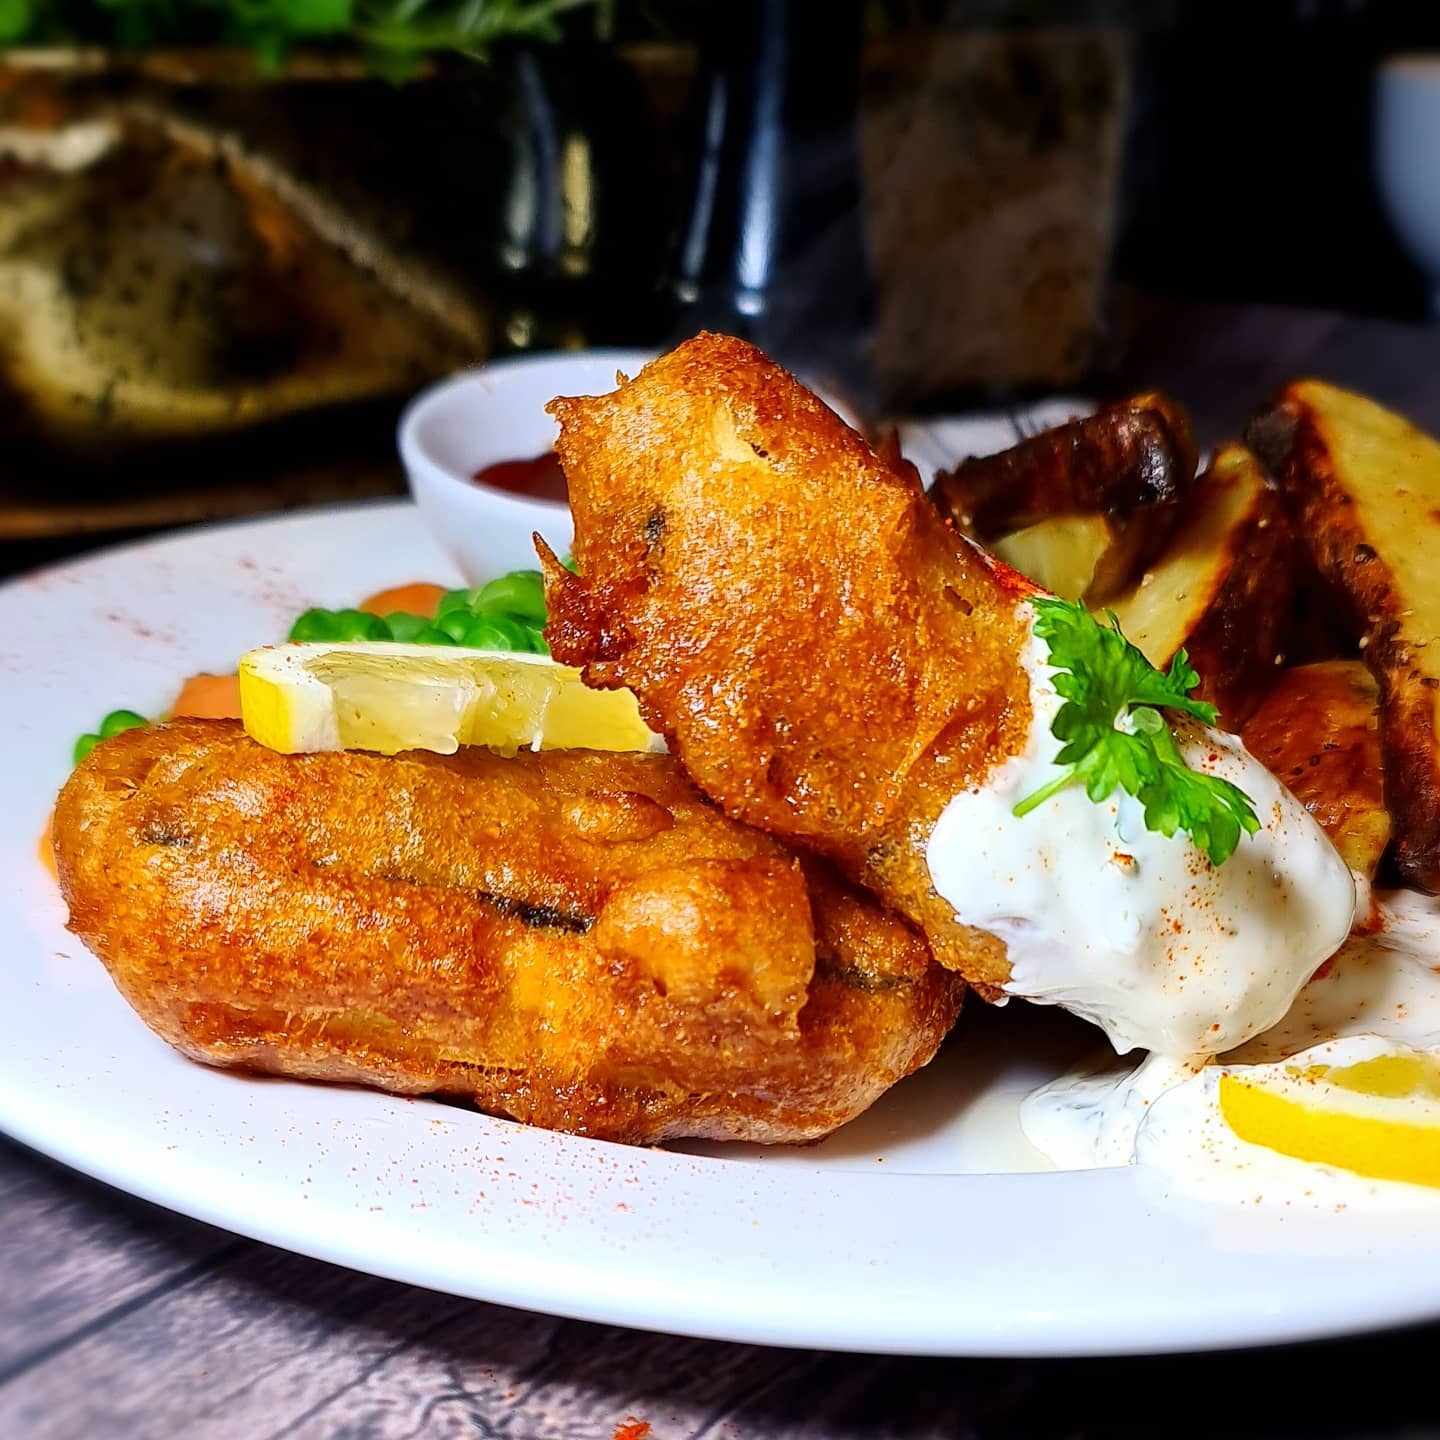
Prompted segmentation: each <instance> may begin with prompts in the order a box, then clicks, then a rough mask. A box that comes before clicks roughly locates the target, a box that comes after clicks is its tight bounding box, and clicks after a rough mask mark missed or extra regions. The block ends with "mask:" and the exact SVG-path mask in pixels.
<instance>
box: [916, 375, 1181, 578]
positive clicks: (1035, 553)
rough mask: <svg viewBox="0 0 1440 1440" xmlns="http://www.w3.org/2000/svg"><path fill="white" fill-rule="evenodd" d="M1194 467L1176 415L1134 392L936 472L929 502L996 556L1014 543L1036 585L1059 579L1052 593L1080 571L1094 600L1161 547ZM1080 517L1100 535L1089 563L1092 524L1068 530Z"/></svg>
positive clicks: (1168, 405) (1160, 401)
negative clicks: (1104, 540) (1103, 541)
mask: <svg viewBox="0 0 1440 1440" xmlns="http://www.w3.org/2000/svg"><path fill="white" fill-rule="evenodd" d="M1195 464H1196V451H1195V441H1194V437H1193V435H1192V434H1191V431H1190V420H1189V417H1188V416H1187V415H1186V413H1185V411H1184V409H1183V408H1182V407H1181V406H1179V405H1177V404H1176V403H1175V402H1174V401H1173V400H1170V399H1168V398H1167V397H1165V396H1163V395H1155V394H1149V395H1138V396H1135V397H1134V398H1133V399H1131V400H1126V401H1123V402H1122V403H1120V404H1118V405H1111V406H1108V407H1106V408H1105V409H1103V410H1100V411H1097V412H1096V413H1095V414H1094V415H1089V416H1085V417H1084V418H1082V419H1078V420H1072V421H1070V422H1069V423H1068V424H1065V425H1058V426H1056V427H1055V428H1054V429H1051V430H1046V431H1044V432H1043V433H1041V434H1039V435H1034V436H1032V437H1031V438H1030V439H1028V440H1022V441H1021V442H1020V443H1019V444H1018V445H1015V446H1013V447H1012V448H1011V449H1009V450H1005V451H1002V452H1001V453H1000V454H998V455H987V456H983V457H981V458H978V459H971V460H965V461H963V462H962V463H961V464H959V465H957V466H956V467H955V469H954V470H951V471H942V472H941V473H940V474H939V475H937V476H936V478H935V484H934V486H933V487H932V488H931V491H930V496H931V499H932V500H934V502H935V503H936V505H938V506H939V508H940V510H941V511H942V513H944V514H945V515H947V516H948V517H949V518H950V519H951V521H952V522H953V523H954V524H955V525H956V526H957V528H959V529H960V530H961V531H962V532H963V533H965V534H967V535H970V536H972V537H973V538H975V539H978V540H980V541H981V542H982V543H984V544H987V545H990V546H991V547H992V548H995V550H996V553H997V554H1002V555H1003V549H1002V546H1003V545H1004V544H1007V543H1011V542H1012V541H1013V543H1014V544H1015V545H1018V546H1019V547H1020V551H1021V552H1022V553H1023V554H1024V555H1025V557H1026V559H1027V562H1028V563H1029V564H1031V565H1034V566H1036V567H1037V568H1038V569H1039V570H1040V571H1043V572H1044V576H1042V575H1039V574H1037V575H1034V576H1033V577H1032V578H1035V579H1036V580H1037V581H1038V583H1041V584H1047V583H1048V582H1047V579H1046V578H1045V577H1046V576H1048V575H1050V574H1051V573H1056V572H1058V574H1059V575H1060V576H1062V577H1063V579H1064V587H1063V588H1062V587H1061V586H1050V588H1053V589H1055V590H1056V593H1057V594H1065V593H1068V592H1069V589H1070V588H1071V587H1072V586H1073V583H1074V579H1075V577H1076V576H1077V575H1078V573H1079V571H1080V570H1081V569H1082V568H1085V566H1088V568H1089V577H1088V579H1086V581H1085V584H1086V591H1087V594H1088V597H1089V598H1090V599H1092V600H1094V601H1095V602H1097V603H1100V602H1103V601H1105V600H1107V599H1108V598H1109V597H1110V596H1111V595H1113V594H1115V593H1117V592H1118V591H1119V590H1120V589H1122V588H1123V587H1124V586H1125V585H1126V584H1127V583H1128V582H1129V581H1130V580H1131V579H1133V578H1134V576H1135V575H1136V574H1138V573H1139V571H1140V569H1141V568H1142V567H1143V566H1144V565H1145V564H1146V563H1147V562H1148V561H1149V560H1151V559H1153V558H1154V556H1155V555H1157V554H1158V553H1159V552H1160V550H1161V549H1162V548H1163V546H1164V544H1165V541H1166V540H1167V539H1168V538H1169V535H1170V533H1171V531H1172V530H1173V529H1174V526H1175V523H1176V520H1177V518H1178V515H1179V501H1180V500H1181V499H1182V498H1183V496H1184V495H1185V494H1186V493H1187V492H1188V491H1189V490H1190V488H1191V486H1192V485H1193V482H1194V479H1195ZM1082 517H1084V518H1087V519H1096V518H1100V517H1103V519H1104V521H1105V524H1106V528H1107V529H1108V533H1109V542H1108V544H1107V545H1106V546H1105V548H1104V549H1103V550H1102V551H1101V552H1100V554H1099V555H1097V556H1096V557H1095V559H1094V561H1093V563H1091V562H1090V561H1089V559H1088V551H1089V550H1091V549H1092V548H1094V546H1095V545H1096V543H1098V540H1099V538H1100V536H1101V533H1102V532H1101V529H1100V527H1099V526H1098V525H1090V526H1079V525H1075V524H1070V523H1067V522H1071V521H1077V520H1079V519H1080V518H1082ZM1011 563H1015V562H1011ZM1016 568H1017V569H1020V570H1026V566H1025V565H1021V564H1016ZM1026 573H1030V572H1029V571H1028V570H1026Z"/></svg>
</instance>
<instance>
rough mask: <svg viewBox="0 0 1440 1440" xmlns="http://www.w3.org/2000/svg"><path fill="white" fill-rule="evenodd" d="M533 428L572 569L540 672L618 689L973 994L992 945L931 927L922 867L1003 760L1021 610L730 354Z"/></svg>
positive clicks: (856, 439)
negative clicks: (562, 518) (932, 838)
mask: <svg viewBox="0 0 1440 1440" xmlns="http://www.w3.org/2000/svg"><path fill="white" fill-rule="evenodd" d="M550 409H551V413H552V414H554V415H555V416H556V417H557V419H558V420H559V422H560V440H559V445H558V448H559V452H560V458H561V460H562V462H563V463H564V466H565V472H566V475H567V477H568V480H569V486H570V499H571V507H572V509H573V511H574V516H575V547H574V553H575V558H576V561H577V562H578V566H579V571H580V574H579V576H575V575H572V574H571V573H570V572H569V571H568V570H565V569H564V568H562V567H561V566H560V565H559V564H558V563H557V562H556V561H555V559H554V557H553V556H548V558H546V561H545V563H546V590H547V597H548V599H549V603H550V614H551V624H550V627H549V629H548V630H547V631H546V635H547V638H548V639H549V642H550V646H551V650H552V652H553V653H554V655H555V657H556V659H559V660H563V661H565V662H566V663H569V664H576V665H584V666H585V678H586V680H587V682H589V683H591V684H593V685H596V686H600V687H620V686H628V687H629V688H630V689H632V690H634V691H635V692H636V694H637V695H638V696H639V697H640V705H641V710H642V712H643V713H644V715H645V718H646V720H647V721H648V722H649V724H650V725H651V726H652V727H653V728H655V729H656V730H659V731H660V732H661V733H663V734H664V735H665V736H666V738H667V740H668V741H669V742H670V745H671V748H672V750H673V751H674V753H675V754H676V755H677V756H678V757H679V759H680V761H681V763H682V764H683V765H684V767H685V769H686V771H687V772H688V773H689V774H690V776H691V778H692V779H693V780H694V781H695V783H696V784H697V785H699V787H700V788H701V790H703V791H704V792H705V793H706V794H707V795H709V796H711V798H712V799H714V800H716V801H717V802H718V803H719V804H720V805H721V806H722V807H723V808H724V809H725V811H726V813H727V814H729V815H731V816H733V817H734V818H736V819H738V820H743V821H745V822H746V823H748V824H752V825H756V826H759V827H760V828H762V829H764V830H766V831H768V832H770V833H772V834H775V835H779V836H781V837H783V838H785V839H787V840H790V841H793V842H796V843H799V844H803V845H806V846H810V847H813V848H815V849H817V850H820V851H822V852H823V853H824V854H826V855H828V856H830V857H831V858H832V859H834V860H835V861H836V862H837V863H838V864H839V865H840V867H841V869H842V870H844V871H845V872H846V873H847V874H848V875H849V876H850V878H851V879H852V880H855V881H857V882H859V883H861V884H863V885H865V886H867V887H868V888H870V889H871V890H873V891H874V892H875V893H877V894H878V895H880V896H881V897H882V898H883V899H884V900H885V901H886V903H887V904H889V905H891V906H893V907H894V908H895V909H896V910H898V911H899V912H900V913H901V914H902V915H904V916H906V917H907V918H908V919H909V920H911V921H913V922H914V923H915V924H917V925H919V926H920V927H921V929H923V930H924V932H925V935H926V938H927V939H928V940H929V941H930V944H931V947H932V949H933V950H934V953H935V957H936V958H937V959H938V960H939V961H940V962H941V963H942V964H944V965H946V966H948V967H950V968H952V969H956V970H959V971H960V972H961V973H962V974H964V975H965V977H966V979H968V980H970V981H971V982H972V983H974V984H976V985H978V986H981V987H983V988H985V989H986V990H987V991H992V992H993V990H994V989H995V988H996V987H998V986H1000V985H1002V984H1003V983H1004V982H1005V981H1006V980H1007V979H1008V977H1009V973H1010V967H1009V961H1008V960H1007V958H1006V954H1005V947H1004V943H1003V942H1002V941H1000V940H998V939H996V938H995V937H994V936H991V935H988V934H986V933H985V932H983V931H980V930H976V929H974V928H972V927H969V926H964V925H961V924H959V923H958V922H957V921H956V919H955V916H954V910H953V907H951V906H950V905H948V904H947V903H946V902H944V901H943V900H941V899H940V897H939V896H938V895H937V894H936V893H935V890H934V888H933V886H932V885H931V882H930V872H929V869H928V867H927V865H926V863H925V844H926V841H927V839H928V837H929V835H930V832H931V830H932V828H933V827H934V824H935V822H936V820H937V819H938V818H939V815H940V812H941V811H942V810H943V809H944V807H945V805H946V804H947V802H948V801H949V800H950V799H951V798H952V797H953V796H954V795H956V794H957V793H958V792H959V791H961V790H964V789H965V788H967V786H970V785H972V784H975V783H977V782H979V781H980V780H982V779H983V777H984V776H985V775H986V774H988V773H989V771H990V769H991V768H992V767H993V766H995V765H997V764H999V763H1000V762H1001V761H1003V760H1005V759H1006V758H1007V757H1009V756H1010V755H1012V754H1014V753H1016V752H1017V751H1018V750H1019V749H1020V748H1021V747H1022V746H1023V744H1024V743H1025V738H1026V734H1027V729H1028V725H1029V720H1030V700H1029V685H1028V677H1027V674H1026V672H1025V671H1024V669H1023V668H1022V666H1021V663H1020V650H1021V645H1022V643H1023V641H1024V640H1025V638H1026V635H1027V633H1028V629H1027V626H1026V624H1025V621H1024V619H1023V618H1022V616H1021V614H1020V608H1019V602H1020V600H1021V599H1022V598H1023V597H1024V596H1026V595H1029V594H1033V593H1034V587H1033V586H1030V585H1029V584H1028V582H1026V581H1024V580H1022V579H1021V577H1020V576H1018V575H1016V574H1015V573H1014V572H1013V571H1010V570H1008V569H1007V568H1006V567H1005V566H1003V565H1000V564H999V563H998V562H996V561H993V560H992V559H990V557H988V556H986V555H985V554H984V553H983V552H982V551H980V550H979V549H977V548H975V547H974V546H972V545H971V544H970V543H969V542H968V541H967V540H965V539H964V538H962V537H961V536H959V535H957V534H956V532H955V531H954V529H953V528H951V527H950V526H949V525H948V524H947V523H946V522H945V521H944V520H943V519H942V518H941V516H940V514H939V513H938V512H937V510H936V509H935V507H934V506H933V505H931V504H930V502H929V501H928V500H927V499H926V497H925V495H924V492H923V491H922V490H921V488H920V486H919V484H918V483H917V481H916V479H915V478H914V476H913V474H902V473H899V472H898V471H897V470H895V469H892V468H889V467H887V466H886V465H885V464H884V463H883V462H882V461H881V460H880V459H879V458H878V457H877V455H876V454H875V452H874V451H873V450H872V449H871V447H870V446H869V445H868V444H867V443H866V442H865V441H864V440H863V439H862V438H861V437H860V436H859V435H857V434H856V433H855V432H854V431H853V430H851V429H850V428H849V427H848V426H846V425H845V424H844V423H843V422H842V421H841V420H840V419H839V417H838V416H836V415H835V414H834V413H833V412H832V411H831V410H829V409H828V408H827V407H826V406H825V405H823V404H822V403H821V402H820V401H819V400H818V399H816V397H815V396H814V395H812V394H811V393H810V392H809V391H808V390H806V389H805V388H804V387H803V386H802V385H800V384H799V383H798V382H797V381H796V380H794V379H793V378H792V377H791V376H790V375H788V374H787V373H786V372H785V371H784V370H783V369H781V368H780V366H778V365H776V364H774V363H772V362H771V361H770V360H768V359H766V358H765V356H764V355H762V354H761V353H760V352H759V351H758V350H756V349H755V348H754V347H753V346H752V345H748V344H746V343H745V342H743V341H740V340H735V339H730V338H728V337H725V336H719V335H700V336H698V337H696V338H695V339H694V340H690V341H687V342H686V343H685V344H683V345H681V346H680V347H679V348H678V349H676V350H675V351H673V352H672V353H671V354H669V355H666V356H664V357H663V358H661V359H659V360H657V361H655V362H654V363H653V364H650V365H647V366H646V367H645V369H644V370H643V371H641V373H640V374H639V375H638V376H637V377H636V378H635V379H634V380H632V381H630V382H628V383H627V384H624V385H622V386H621V387H620V388H619V389H618V390H616V391H615V392H614V393H612V394H609V395H603V396H598V397H594V398H588V399H570V400H557V401H555V402H554V403H553V404H552V405H551V407H550ZM542 558H543V557H542Z"/></svg>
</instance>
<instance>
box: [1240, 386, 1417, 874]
mask: <svg viewBox="0 0 1440 1440" xmlns="http://www.w3.org/2000/svg"><path fill="white" fill-rule="evenodd" d="M1337 424H1338V425H1349V426H1350V427H1352V428H1353V427H1354V426H1356V425H1357V424H1363V425H1366V426H1369V427H1373V428H1374V432H1375V433H1374V435H1373V436H1370V437H1369V439H1370V443H1371V444H1372V451H1373V453H1372V454H1371V456H1370V459H1369V463H1370V464H1371V465H1377V464H1379V462H1378V461H1377V459H1376V457H1377V456H1383V457H1384V461H1385V463H1384V464H1383V465H1380V468H1382V469H1385V470H1386V479H1385V482H1384V484H1383V485H1382V486H1380V487H1373V488H1374V490H1375V493H1374V494H1373V495H1371V494H1364V493H1363V492H1362V491H1361V490H1359V489H1357V480H1358V481H1359V484H1360V485H1361V486H1364V485H1365V484H1366V481H1367V479H1373V475H1372V476H1369V477H1359V476H1357V475H1355V474H1346V473H1342V469H1343V467H1342V466H1341V465H1340V464H1337V457H1336V454H1335V435H1336V431H1335V427H1336V425H1337ZM1327 429H1328V431H1329V434H1328V435H1327ZM1249 436H1250V440H1251V443H1252V444H1253V445H1255V446H1256V448H1257V449H1258V450H1259V452H1260V454H1261V456H1262V457H1263V458H1264V459H1265V461H1266V462H1267V463H1268V464H1269V465H1270V467H1271V469H1272V470H1273V471H1274V473H1275V474H1276V476H1277V477H1278V478H1279V481H1280V484H1281V487H1282V489H1283V491H1284V494H1285V497H1286V500H1287V502H1288V504H1289V506H1290V508H1291V510H1292V513H1293V514H1294V516H1295V517H1296V521H1297V525H1298V529H1299V532H1300V535H1301V537H1302V538H1303V540H1304V543H1305V544H1306V546H1307V547H1308V548H1309V550H1310V553H1311V555H1312V556H1313V558H1314V561H1315V565H1316V568H1317V569H1318V570H1319V572H1320V574H1321V576H1322V577H1323V578H1324V580H1325V581H1326V582H1328V583H1329V584H1330V585H1331V586H1333V587H1335V589H1337V590H1338V591H1340V592H1341V593H1342V594H1343V596H1344V597H1345V601H1346V603H1347V606H1348V608H1349V610H1350V612H1351V614H1352V615H1353V617H1354V620H1355V624H1356V626H1357V629H1358V632H1359V636H1360V638H1359V644H1360V647H1361V651H1362V653H1363V655H1364V659H1365V663H1366V665H1367V666H1368V668H1369V670H1370V672H1371V673H1372V674H1373V675H1374V677H1375V679H1376V681H1377V682H1378V684H1379V690H1380V743H1381V751H1382V754H1383V756H1384V773H1385V782H1384V784H1385V800H1386V805H1387V808H1388V810H1389V813H1390V817H1391V821H1392V824H1393V827H1394V833H1395V861H1396V865H1397V868H1398V869H1399V872H1400V874H1401V876H1402V877H1403V878H1404V880H1405V881H1406V882H1407V883H1409V884H1411V885H1414V886H1416V887H1418V888H1420V889H1422V890H1426V891H1429V892H1431V893H1432V894H1433V893H1435V892H1436V891H1440V747H1437V736H1436V700H1437V692H1440V674H1437V673H1433V668H1432V670H1427V665H1426V662H1427V651H1429V652H1430V653H1429V656H1428V659H1429V665H1430V666H1431V667H1437V666H1440V653H1436V650H1434V649H1432V648H1431V641H1432V638H1433V637H1431V636H1429V635H1426V634H1420V633H1417V632H1416V631H1415V630H1414V629H1413V628H1412V627H1411V626H1410V625H1409V624H1408V623H1407V622H1408V621H1409V618H1410V616H1411V614H1412V608H1413V607H1412V601H1411V600H1409V599H1407V597H1406V595H1405V593H1404V590H1405V586H1404V578H1405V577H1404V576H1403V575H1402V574H1400V573H1398V572H1397V569H1396V568H1395V567H1394V562H1393V559H1392V558H1391V557H1389V556H1387V555H1385V554H1382V553H1381V550H1380V548H1379V547H1377V546H1376V545H1375V544H1374V543H1373V541H1374V538H1375V537H1374V536H1373V534H1372V533H1371V532H1370V530H1369V529H1367V527H1366V525H1365V524H1364V523H1363V522H1362V519H1361V516H1360V514H1359V508H1360V504H1361V503H1363V504H1365V505H1366V506H1367V507H1371V506H1373V507H1375V509H1383V506H1384V505H1385V503H1386V500H1387V495H1386V493H1385V492H1386V491H1388V492H1389V497H1390V498H1391V500H1392V503H1394V497H1399V496H1404V495H1405V494H1406V492H1407V488H1410V487H1413V486H1415V485H1416V483H1417V481H1419V479H1420V474H1421V471H1422V469H1423V466H1424V464H1425V463H1427V460H1426V459H1422V457H1427V459H1428V463H1429V464H1430V465H1431V466H1432V473H1434V474H1435V475H1436V476H1437V477H1440V451H1437V447H1436V445H1435V442H1434V441H1433V440H1431V439H1429V437H1427V436H1425V435H1423V434H1422V433H1421V432H1420V431H1418V430H1415V429H1414V428H1413V427H1412V426H1409V425H1408V424H1406V423H1405V422H1403V421H1401V420H1400V417H1398V416H1395V415H1393V414H1391V413H1390V412H1388V411H1385V410H1384V409H1383V408H1382V407H1380V406H1377V405H1375V404H1374V403H1373V402H1371V401H1367V400H1364V399H1363V398H1362V397H1358V396H1353V395H1349V394H1347V393H1346V392H1344V391H1338V390H1336V389H1335V388H1334V387H1331V386H1328V385H1325V384H1323V383H1322V382H1318V381H1313V380H1299V381H1294V382H1292V383H1291V384H1290V385H1288V386H1286V387H1285V389H1284V390H1282V391H1281V392H1280V394H1279V396H1278V397H1277V399H1276V401H1275V403H1274V405H1273V406H1272V407H1271V409H1270V410H1268V411H1267V412H1266V413H1265V414H1264V415H1262V416H1261V417H1260V418H1259V419H1258V420H1257V421H1256V422H1255V423H1254V424H1253V425H1252V426H1251V428H1250V431H1249ZM1392 457H1393V458H1392ZM1407 477H1408V478H1407ZM1436 488H1437V492H1440V485H1437V487H1436ZM1435 499H1436V508H1432V509H1430V510H1429V511H1428V512H1423V511H1422V512H1420V514H1421V516H1422V517H1423V518H1419V519H1417V521H1416V523H1417V524H1419V525H1422V526H1423V525H1425V524H1429V525H1433V526H1434V530H1433V541H1429V542H1428V543H1431V544H1433V545H1434V546H1435V547H1437V549H1440V493H1437V494H1436V497H1435ZM1367 513H1373V512H1369V511H1367ZM1412 578H1414V577H1412ZM1418 583H1419V584H1420V585H1421V587H1422V588H1423V579H1421V580H1419V582H1418Z"/></svg>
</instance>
